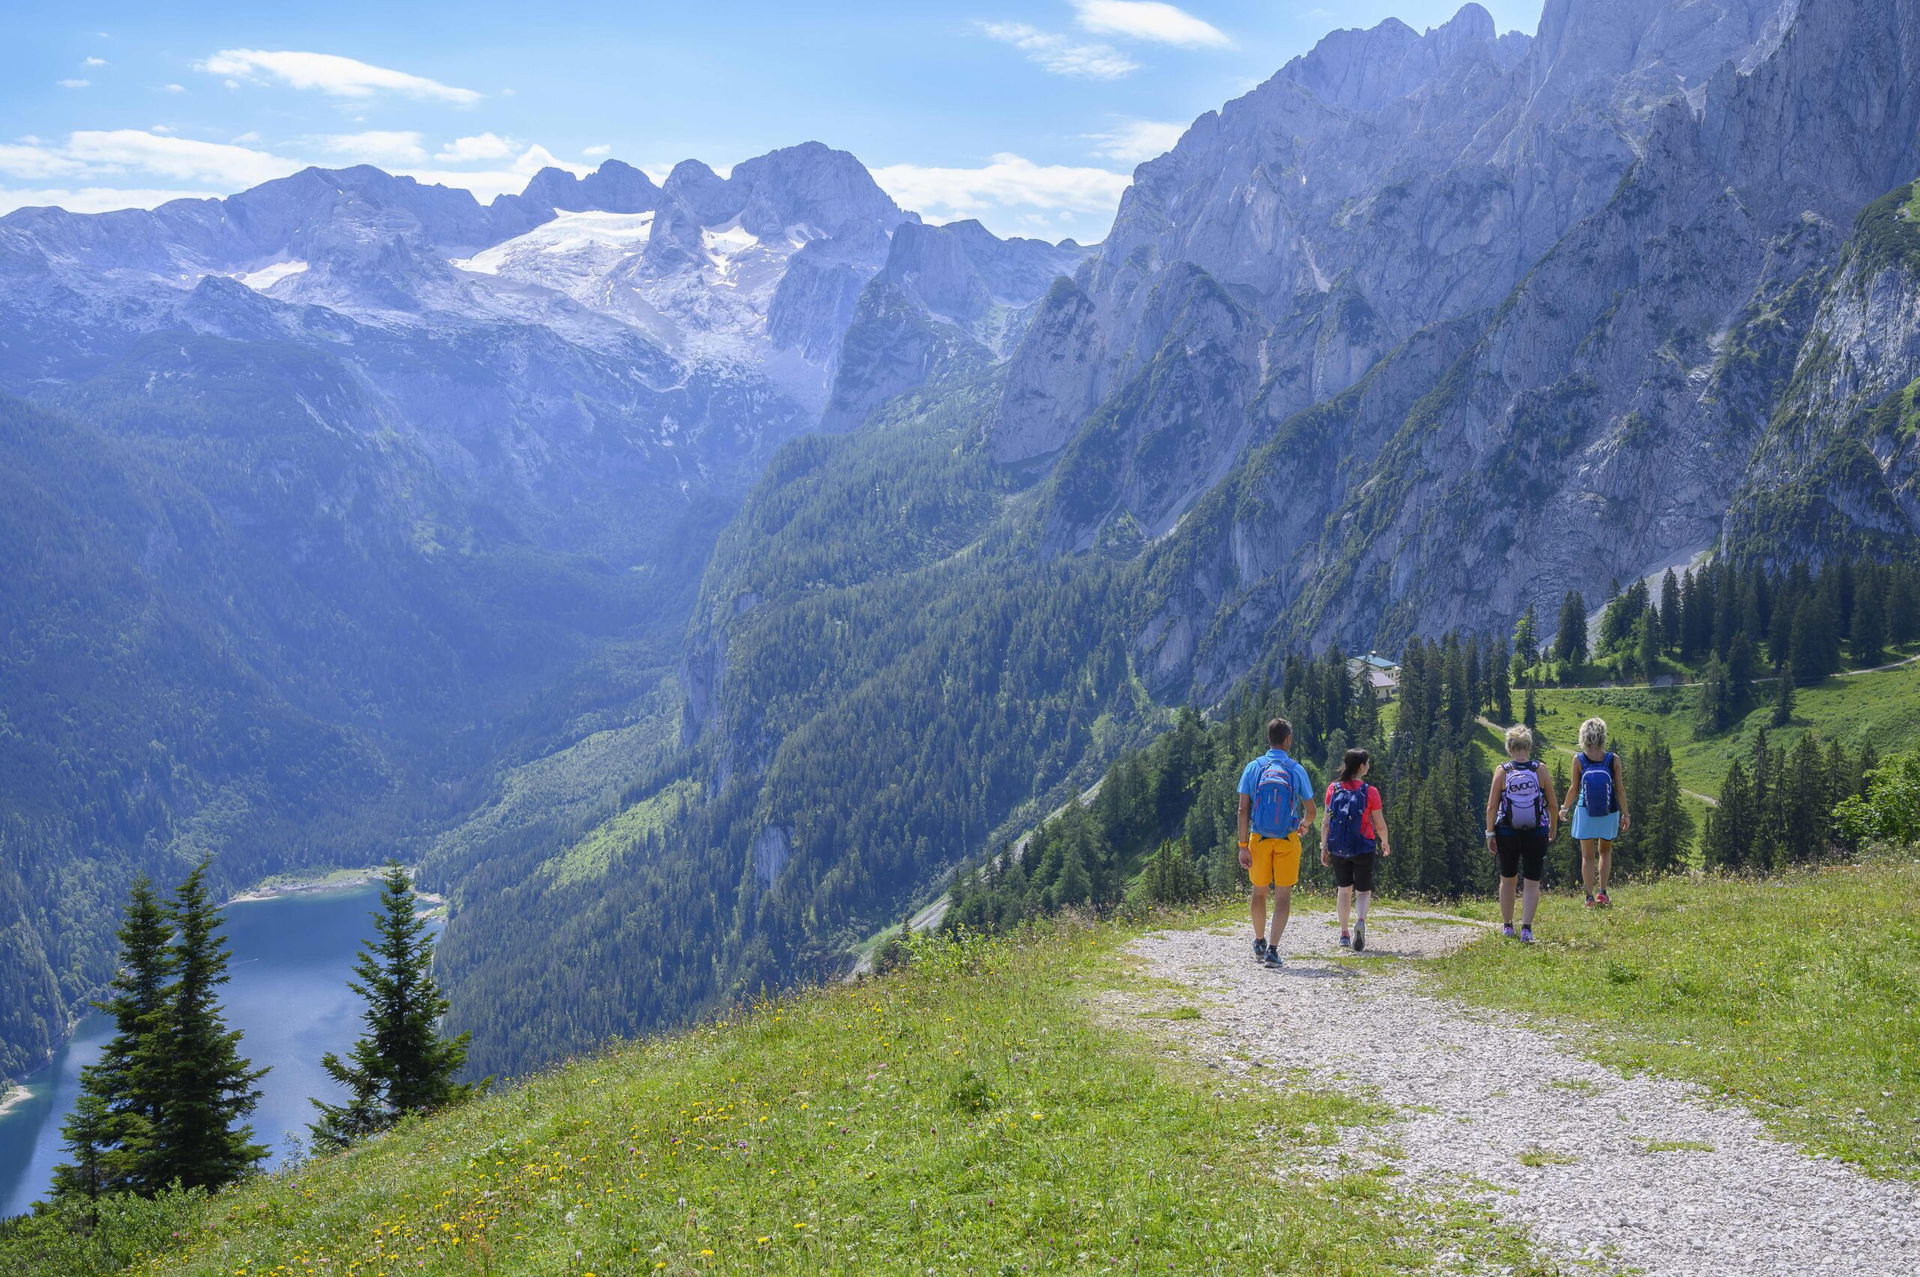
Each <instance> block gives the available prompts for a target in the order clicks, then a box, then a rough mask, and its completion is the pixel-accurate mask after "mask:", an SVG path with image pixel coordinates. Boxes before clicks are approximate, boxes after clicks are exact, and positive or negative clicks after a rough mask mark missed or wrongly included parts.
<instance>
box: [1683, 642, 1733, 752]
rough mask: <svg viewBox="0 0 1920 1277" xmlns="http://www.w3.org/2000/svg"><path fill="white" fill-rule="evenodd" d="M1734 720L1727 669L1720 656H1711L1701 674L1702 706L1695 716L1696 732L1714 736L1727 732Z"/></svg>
mask: <svg viewBox="0 0 1920 1277" xmlns="http://www.w3.org/2000/svg"><path fill="white" fill-rule="evenodd" d="M1732 718H1733V695H1732V688H1731V687H1730V686H1729V684H1728V680H1727V671H1726V667H1725V666H1723V665H1721V664H1720V657H1719V656H1718V655H1713V656H1709V657H1707V664H1706V668H1705V669H1704V670H1702V671H1701V674H1700V706H1699V709H1698V710H1697V711H1696V713H1695V715H1694V723H1693V726H1694V731H1695V732H1696V733H1698V734H1699V735H1701V736H1712V735H1714V734H1716V733H1718V732H1722V731H1725V730H1726V726H1727V724H1728V723H1729V722H1730V721H1731V720H1732Z"/></svg>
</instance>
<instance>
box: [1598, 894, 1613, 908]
mask: <svg viewBox="0 0 1920 1277" xmlns="http://www.w3.org/2000/svg"><path fill="white" fill-rule="evenodd" d="M1593 903H1594V904H1596V905H1598V906H1599V907H1600V908H1602V909H1607V908H1610V907H1612V905H1613V901H1611V900H1609V899H1607V893H1606V892H1604V891H1603V892H1601V893H1600V894H1599V895H1597V896H1595V897H1594V898H1593Z"/></svg>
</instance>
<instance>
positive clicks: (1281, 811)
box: [1250, 758, 1300, 838]
mask: <svg viewBox="0 0 1920 1277" xmlns="http://www.w3.org/2000/svg"><path fill="white" fill-rule="evenodd" d="M1299 811H1300V794H1299V792H1298V791H1297V790H1296V789H1295V788H1294V783H1293V768H1292V767H1291V766H1290V765H1289V764H1288V763H1287V762H1286V761H1284V760H1282V759H1278V758H1269V759H1266V760H1265V761H1263V762H1262V763H1261V765H1260V778H1259V779H1258V780H1257V781H1255V782H1254V786H1253V811H1252V812H1251V822H1250V823H1251V824H1252V825H1253V828H1254V831H1255V832H1256V833H1259V834H1262V835H1264V836H1265V837H1268V838H1285V837H1286V836H1287V835H1288V834H1291V833H1292V832H1293V830H1294V826H1295V824H1296V823H1297V821H1296V816H1297V814H1298V813H1299Z"/></svg>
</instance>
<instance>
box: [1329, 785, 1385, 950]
mask: <svg viewBox="0 0 1920 1277" xmlns="http://www.w3.org/2000/svg"><path fill="white" fill-rule="evenodd" d="M1372 770H1373V756H1372V755H1371V754H1369V753H1367V751H1366V750H1364V749H1350V750H1348V751H1347V754H1346V757H1345V758H1343V759H1342V760H1341V764H1340V779H1338V780H1336V781H1334V782H1333V783H1332V784H1331V785H1328V786H1327V818H1326V820H1325V821H1324V822H1322V823H1321V825H1320V863H1321V864H1323V865H1330V866H1332V868H1333V885H1334V886H1335V887H1337V888H1339V891H1338V893H1337V899H1338V900H1339V902H1340V946H1341V947H1342V948H1351V949H1352V950H1353V951H1354V952H1355V953H1358V952H1360V950H1362V949H1364V948H1366V947H1367V906H1368V905H1369V904H1371V903H1373V858H1374V856H1375V854H1378V855H1381V856H1391V855H1392V854H1393V847H1392V846H1391V845H1390V844H1389V843H1388V842H1387V813H1386V812H1385V811H1383V810H1381V807H1380V791H1379V790H1377V789H1375V788H1374V787H1373V786H1372V785H1369V784H1368V783H1367V773H1368V772H1370V771H1372ZM1349 909H1354V910H1357V912H1358V916H1357V917H1356V918H1355V920H1354V924H1353V930H1352V931H1351V932H1349V931H1348V930H1347V914H1348V911H1349Z"/></svg>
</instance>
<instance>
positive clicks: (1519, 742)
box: [1507, 723, 1533, 754]
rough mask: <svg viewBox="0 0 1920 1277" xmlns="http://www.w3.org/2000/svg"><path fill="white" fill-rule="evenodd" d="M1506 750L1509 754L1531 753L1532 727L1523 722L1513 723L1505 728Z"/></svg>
mask: <svg viewBox="0 0 1920 1277" xmlns="http://www.w3.org/2000/svg"><path fill="white" fill-rule="evenodd" d="M1507 752H1508V753H1509V754H1515V753H1521V752H1525V753H1528V754H1531V753H1533V729H1532V728H1530V727H1528V726H1527V725H1526V724H1525V723H1515V724H1514V725H1513V726H1512V727H1509V728H1508V729H1507Z"/></svg>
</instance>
